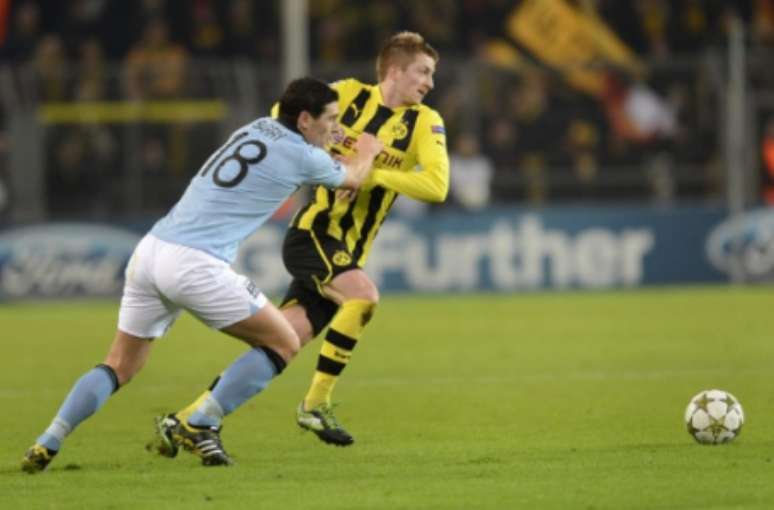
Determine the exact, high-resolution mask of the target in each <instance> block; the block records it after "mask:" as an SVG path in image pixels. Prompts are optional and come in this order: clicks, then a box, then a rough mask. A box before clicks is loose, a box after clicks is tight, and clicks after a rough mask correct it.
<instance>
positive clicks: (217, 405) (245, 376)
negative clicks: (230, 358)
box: [188, 348, 284, 427]
mask: <svg viewBox="0 0 774 510" xmlns="http://www.w3.org/2000/svg"><path fill="white" fill-rule="evenodd" d="M271 354H272V355H271V356H270V355H269V353H268V352H267V351H266V350H264V349H262V348H257V349H250V350H249V351H247V352H246V353H244V354H243V355H242V356H240V357H239V358H237V359H236V361H234V362H233V363H232V364H231V365H229V367H228V368H227V369H226V371H225V372H223V374H222V375H221V376H220V380H218V382H217V383H216V384H215V387H214V388H213V389H212V391H211V393H210V395H209V396H208V397H207V398H206V399H205V400H204V401H203V402H202V403H201V404H200V405H199V407H198V408H197V409H196V411H194V413H193V414H192V415H191V416H190V417H189V418H188V424H189V425H192V426H194V427H219V426H220V422H221V421H222V420H223V417H224V416H226V415H228V414H231V413H232V412H234V410H236V409H237V408H238V407H239V406H241V405H242V404H244V403H245V402H247V401H248V400H249V399H250V398H251V397H253V396H254V395H257V394H258V393H260V392H261V391H263V389H264V388H265V387H266V386H267V385H268V384H269V381H271V380H272V379H273V378H274V376H275V375H277V374H278V373H279V372H280V371H281V368H283V366H284V362H283V365H282V366H278V365H277V360H276V359H275V357H276V354H275V353H273V352H272V353H271Z"/></svg>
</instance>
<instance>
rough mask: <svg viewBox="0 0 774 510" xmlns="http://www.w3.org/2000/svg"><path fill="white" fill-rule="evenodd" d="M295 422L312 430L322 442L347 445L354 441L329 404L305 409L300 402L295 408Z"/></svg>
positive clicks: (303, 427)
mask: <svg viewBox="0 0 774 510" xmlns="http://www.w3.org/2000/svg"><path fill="white" fill-rule="evenodd" d="M296 423H298V426H299V427H301V428H302V429H306V430H311V431H312V432H314V433H315V434H316V435H317V437H319V438H320V440H321V441H323V442H324V443H328V444H333V445H336V446H349V445H351V444H352V443H354V442H355V438H353V437H352V436H351V435H350V434H349V432H347V431H346V430H344V428H343V427H342V426H341V425H339V422H338V421H336V417H335V416H334V415H333V406H331V405H330V404H320V405H318V406H317V407H314V408H312V409H310V410H309V411H307V410H305V409H304V403H303V402H301V403H300V404H299V405H298V409H296Z"/></svg>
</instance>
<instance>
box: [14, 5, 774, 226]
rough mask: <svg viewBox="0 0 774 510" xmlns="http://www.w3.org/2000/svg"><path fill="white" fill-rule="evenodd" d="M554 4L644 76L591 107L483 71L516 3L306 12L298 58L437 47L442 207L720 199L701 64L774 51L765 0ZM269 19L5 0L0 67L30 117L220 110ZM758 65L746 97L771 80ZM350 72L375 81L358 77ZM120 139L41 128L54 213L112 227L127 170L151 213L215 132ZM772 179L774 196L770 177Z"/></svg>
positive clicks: (275, 19)
mask: <svg viewBox="0 0 774 510" xmlns="http://www.w3.org/2000/svg"><path fill="white" fill-rule="evenodd" d="M566 3H567V4H570V5H572V6H573V7H574V8H575V9H577V10H579V11H580V12H583V13H585V14H586V15H588V16H590V17H593V18H594V19H597V20H600V21H601V22H603V23H604V24H606V25H607V26H608V27H609V28H610V29H611V30H612V32H613V33H615V34H617V36H618V37H619V38H620V40H621V41H622V42H623V43H624V44H625V45H626V46H627V47H628V48H630V49H631V50H632V52H633V53H634V54H635V55H636V57H637V58H638V59H640V60H641V61H642V62H644V63H645V66H646V71H645V72H643V73H641V74H637V75H634V74H632V73H630V72H626V71H625V70H623V69H619V68H615V67H610V68H609V69H604V70H603V76H604V87H603V89H602V91H601V92H600V93H598V94H589V93H588V92H587V91H583V90H578V89H577V88H574V87H572V86H570V85H568V83H567V81H566V80H565V79H563V77H562V76H561V74H560V73H557V72H556V70H555V69H550V68H548V67H546V66H542V65H540V64H539V63H538V62H535V59H534V58H532V59H521V60H519V61H518V62H517V65H508V64H506V65H503V62H502V59H499V58H492V52H491V49H492V43H493V42H495V41H500V40H508V41H509V44H511V43H513V46H514V48H515V50H520V49H522V48H519V45H518V41H514V40H513V38H512V37H511V38H510V39H509V37H508V34H507V33H506V27H505V25H506V21H507V20H508V18H509V16H510V15H512V14H513V12H514V10H515V9H518V7H519V5H520V1H513V0H422V1H415V0H371V1H369V2H359V1H355V0H313V1H310V2H309V11H310V12H309V14H310V22H311V37H310V56H311V58H312V61H313V62H317V63H319V62H324V63H326V65H328V67H329V68H333V69H336V70H337V73H336V76H337V77H342V76H343V75H348V74H350V73H349V72H348V69H349V66H350V65H351V64H352V63H365V64H367V65H364V67H362V66H361V67H359V68H357V69H368V70H370V69H371V68H372V67H371V66H370V61H371V60H372V59H373V57H374V55H375V53H376V52H377V50H378V46H379V44H380V43H381V41H383V40H384V39H385V38H386V37H387V36H388V35H390V34H391V33H394V32H396V31H398V30H404V29H410V30H415V31H418V32H420V33H422V34H423V35H424V36H425V37H426V38H427V39H428V40H429V41H430V42H431V43H432V44H433V45H434V46H435V47H436V48H437V49H438V50H439V51H440V53H441V55H442V61H441V63H440V66H439V73H438V76H437V80H436V85H437V86H436V91H435V92H434V93H433V94H431V98H430V103H431V105H432V106H434V107H436V108H437V109H439V110H440V112H441V114H442V115H443V116H444V118H445V120H446V122H447V132H448V133H449V138H450V140H449V142H450V144H449V145H450V149H451V156H452V161H453V179H452V185H453V188H452V195H451V200H450V203H451V205H452V206H454V207H462V208H465V209H470V210H477V209H482V208H484V207H487V206H489V205H490V204H492V203H514V202H525V203H530V204H539V203H544V202H547V201H567V200H569V201H574V200H586V199H591V200H628V199H634V200H651V201H654V202H656V203H660V204H670V203H672V202H673V201H674V200H676V199H678V198H688V199H706V198H712V197H714V196H718V195H719V194H720V193H721V192H722V185H723V184H722V168H721V164H722V151H721V147H720V145H721V144H720V142H719V140H720V136H721V134H719V133H718V129H719V124H718V121H719V111H721V110H722V108H723V107H722V98H721V97H720V96H719V92H718V91H719V90H720V86H719V85H718V84H717V83H713V78H712V76H711V68H710V67H708V66H706V65H704V64H705V61H704V57H705V56H706V54H707V53H708V51H709V50H711V49H712V48H716V49H717V48H722V47H723V46H724V44H725V42H726V40H727V32H728V27H729V26H730V20H731V19H734V18H737V19H741V20H742V22H743V23H744V26H745V27H746V28H747V32H748V44H749V45H750V47H753V48H759V49H761V51H764V52H768V51H769V50H770V49H771V48H774V0H736V1H734V0H681V1H667V0H632V1H622V0H567V1H566ZM281 9H282V6H281V2H280V0H273V1H267V0H220V1H217V0H138V1H132V2H123V1H119V0H70V1H68V2H60V1H55V0H20V1H10V0H6V1H4V2H0V19H1V20H2V21H3V26H2V27H0V42H1V45H0V55H2V62H3V64H5V65H8V64H10V65H11V66H12V67H13V68H14V69H18V70H19V76H20V77H21V78H20V79H19V81H20V83H22V84H23V85H22V86H21V87H20V89H22V92H23V93H22V96H23V97H24V99H25V100H26V101H28V102H29V103H31V104H44V103H52V102H72V101H102V100H121V101H124V100H128V101H153V100H170V99H190V98H198V99H207V98H218V97H220V96H221V95H222V94H223V93H224V90H225V91H226V92H225V93H226V94H228V93H230V92H229V91H230V90H231V89H229V88H228V87H224V86H223V85H222V84H220V85H218V84H214V82H216V81H217V80H223V76H222V75H223V74H224V73H221V71H220V67H218V66H219V65H220V64H219V63H222V62H229V63H234V62H236V63H240V62H241V63H243V64H244V65H246V66H262V67H261V68H262V69H271V70H274V71H275V76H278V73H276V70H277V69H278V66H279V65H280V59H281V47H280V41H281V37H280V27H281V22H280V16H281ZM764 54H768V53H764ZM769 67H771V66H766V65H763V66H762V68H761V70H760V72H759V73H757V74H756V75H755V76H754V78H755V80H757V81H754V82H753V85H754V86H757V87H759V88H764V89H765V88H766V87H771V86H772V85H774V77H772V76H771V75H770V74H767V73H771V72H772V71H771V70H770V69H768V68H769ZM229 69H233V67H230V68H229ZM358 77H360V78H362V79H365V80H368V81H372V80H373V76H372V75H371V74H370V71H369V72H368V74H365V75H362V76H358ZM267 79H268V80H273V81H270V83H272V84H273V85H272V86H273V87H274V90H271V91H270V92H269V93H268V95H269V96H270V97H271V96H272V95H273V94H276V92H277V90H278V89H279V86H280V85H281V84H278V83H276V79H274V77H269V78H266V77H263V80H264V81H263V82H261V83H265V82H266V80H267ZM235 80H236V79H235ZM252 85H255V86H256V87H257V86H258V83H254V84H252ZM236 88H237V89H238V87H236ZM0 95H2V94H0ZM2 101H3V104H2V110H0V122H2V126H1V127H2V133H3V134H2V135H0V160H1V161H0V211H3V210H7V209H8V207H9V204H10V201H11V200H12V199H13V197H12V196H11V193H10V192H9V188H10V187H11V186H10V185H9V184H8V175H9V171H8V164H9V163H8V155H9V152H10V151H11V150H12V149H13V147H12V146H11V144H10V142H9V139H8V135H7V124H8V118H9V115H11V113H12V111H13V108H14V106H15V105H13V104H10V105H9V104H8V103H9V102H12V101H9V100H8V99H7V98H5V97H4V98H2ZM260 106H261V107H265V106H267V105H265V104H261V105H260ZM262 113H263V112H262V111H258V112H255V115H256V116H258V115H260V114H262ZM773 118H774V117H773ZM772 122H774V121H772V120H769V119H768V118H767V119H763V120H762V121H761V123H760V124H761V129H760V131H761V143H762V145H761V150H759V151H757V154H758V155H759V156H760V159H761V168H763V169H764V172H762V176H763V177H762V178H763V179H764V180H765V179H768V176H769V174H768V173H766V172H767V171H768V170H766V169H767V168H769V167H768V166H767V165H772V167H771V168H774V162H772V161H774V160H772V159H771V147H770V144H771V142H770V139H771V138H770V137H771V123H772ZM764 133H765V135H764ZM126 136H127V135H126V134H125V133H124V131H123V130H122V128H121V127H116V126H107V125H97V124H84V125H57V126H53V127H51V128H48V129H47V131H46V138H45V147H46V149H45V152H46V155H45V168H46V185H47V189H49V191H50V192H49V193H48V194H47V196H48V199H47V200H48V202H47V208H48V210H49V212H50V214H56V215H60V214H61V215H79V214H84V213H85V214H96V215H113V214H121V212H122V207H123V206H122V205H121V203H122V202H121V197H122V196H125V195H126V194H125V193H124V192H123V191H122V189H121V188H122V187H124V186H125V185H127V183H128V182H129V181H128V180H126V179H125V178H124V177H125V176H124V175H123V172H124V170H123V168H125V166H126V164H125V160H126V159H127V157H134V158H137V161H135V164H136V165H138V166H140V167H141V168H142V171H143V173H144V174H145V175H146V177H148V178H150V179H151V180H150V181H148V182H150V183H151V184H149V185H148V186H149V191H148V193H147V196H146V202H147V203H146V204H145V206H147V207H146V208H148V209H150V210H153V209H154V208H156V209H163V208H165V207H166V206H167V205H168V202H170V201H171V200H173V199H174V197H175V196H176V194H177V193H178V192H179V189H180V188H181V187H182V186H184V184H185V182H186V180H187V178H188V177H189V176H190V174H191V173H193V172H194V171H195V166H196V164H197V163H196V162H197V161H198V160H199V159H201V157H203V155H206V152H207V151H209V150H210V149H211V148H212V147H213V146H214V145H216V144H217V139H218V136H219V134H218V131H217V130H216V129H214V128H213V127H212V126H206V125H202V126H196V125H191V124H190V123H182V124H180V125H148V126H145V127H144V129H143V130H142V135H141V137H140V139H139V141H134V142H133V143H134V145H133V147H139V154H132V155H130V156H127V152H128V151H127V150H126V140H125V138H126ZM766 137H768V138H766ZM767 140H768V141H767ZM767 143H768V145H766V144H767ZM771 176H772V177H771V179H772V185H773V186H774V170H772V172H771ZM154 178H155V179H157V181H153V179H154ZM159 183H163V184H164V185H162V186H159ZM152 185H155V188H153V189H154V190H155V191H153V192H151V191H150V186H152ZM111 186H112V187H111ZM106 189H109V190H112V191H107V192H106V191H105V190H106ZM159 189H161V190H163V191H161V192H159V191H158V190H159ZM54 190H56V192H54ZM772 200H774V199H772ZM84 204H91V206H90V208H89V209H87V210H84ZM409 209H410V208H407V210H409ZM153 212H156V211H153Z"/></svg>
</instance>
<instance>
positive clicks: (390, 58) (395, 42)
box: [376, 32, 438, 81]
mask: <svg viewBox="0 0 774 510" xmlns="http://www.w3.org/2000/svg"><path fill="white" fill-rule="evenodd" d="M419 53H424V54H425V55H427V56H429V57H430V58H432V59H433V60H435V61H436V62H438V52H437V51H435V48H433V47H432V46H430V45H429V44H428V43H427V41H425V39H424V38H423V37H422V36H421V35H419V34H418V33H416V32H399V33H397V34H395V35H393V36H392V37H390V38H389V39H387V41H386V42H385V43H384V45H383V46H382V48H381V49H380V50H379V55H377V57H376V76H377V78H378V79H379V81H382V80H383V79H384V78H385V77H386V76H387V71H388V70H389V69H390V66H393V65H398V66H400V67H401V69H405V68H406V67H407V66H408V65H409V64H410V63H411V61H412V60H414V57H415V56H416V55H418V54H419Z"/></svg>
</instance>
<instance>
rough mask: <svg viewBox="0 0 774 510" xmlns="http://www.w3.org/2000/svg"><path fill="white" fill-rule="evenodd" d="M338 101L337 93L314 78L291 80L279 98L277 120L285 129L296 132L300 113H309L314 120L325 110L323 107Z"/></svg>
mask: <svg viewBox="0 0 774 510" xmlns="http://www.w3.org/2000/svg"><path fill="white" fill-rule="evenodd" d="M338 99H339V93H338V92H336V91H335V90H333V89H332V88H330V87H329V86H328V84H327V83H325V82H323V81H320V80H318V79H316V78H309V77H306V78H299V79H297V80H293V81H292V82H290V84H289V85H288V86H287V88H286V89H285V92H284V93H283V94H282V97H281V98H280V101H279V120H280V121H281V122H282V123H283V124H284V125H286V126H287V127H289V128H291V129H293V130H297V127H296V126H297V124H298V116H299V115H301V112H309V114H310V115H311V116H312V117H314V118H315V119H316V118H318V117H319V116H320V114H321V113H322V112H323V110H325V105H327V104H329V103H333V102H334V101H337V100H338Z"/></svg>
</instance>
